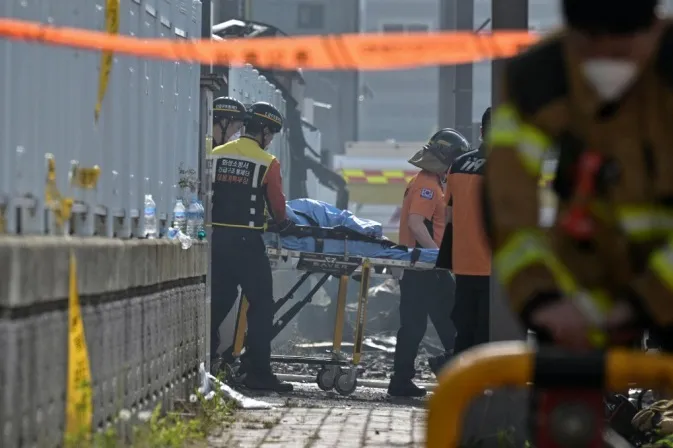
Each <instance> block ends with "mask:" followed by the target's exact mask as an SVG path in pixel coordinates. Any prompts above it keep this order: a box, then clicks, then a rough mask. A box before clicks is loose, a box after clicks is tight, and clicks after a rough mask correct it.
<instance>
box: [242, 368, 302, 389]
mask: <svg viewBox="0 0 673 448" xmlns="http://www.w3.org/2000/svg"><path fill="white" fill-rule="evenodd" d="M243 385H244V386H245V387H247V388H248V389H250V390H258V391H268V392H292V390H293V389H294V387H292V384H290V383H286V382H284V381H281V380H279V379H278V377H277V376H276V375H274V374H273V373H271V372H270V371H269V372H263V373H261V372H256V371H248V372H246V374H245V379H244V380H243Z"/></svg>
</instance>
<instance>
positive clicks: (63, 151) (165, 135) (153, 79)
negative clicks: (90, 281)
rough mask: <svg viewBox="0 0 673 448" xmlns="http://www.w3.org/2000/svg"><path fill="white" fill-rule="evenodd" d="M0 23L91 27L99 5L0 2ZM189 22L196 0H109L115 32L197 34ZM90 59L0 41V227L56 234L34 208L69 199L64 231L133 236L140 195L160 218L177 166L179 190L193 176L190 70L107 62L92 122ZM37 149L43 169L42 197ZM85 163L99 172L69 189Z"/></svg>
mask: <svg viewBox="0 0 673 448" xmlns="http://www.w3.org/2000/svg"><path fill="white" fill-rule="evenodd" d="M0 16H5V17H14V18H19V19H24V20H33V21H39V22H43V23H50V24H55V25H63V26H72V27H79V28H91V29H97V30H103V29H105V17H106V2H105V1H104V0H68V1H67V2H55V1H52V0H3V1H2V2H0ZM200 22H201V2H200V1H198V0H197V1H191V0H188V1H184V0H121V1H120V8H119V33H121V34H126V35H131V36H139V37H148V38H151V37H163V38H174V39H188V38H192V37H199V36H200V33H201V28H200V27H201V23H200ZM101 59H102V55H101V54H100V53H96V52H86V51H80V50H73V49H67V48H54V47H49V46H42V45H35V44H29V43H19V42H10V41H7V40H3V41H0V60H2V61H3V62H2V64H0V86H2V91H3V94H2V103H1V104H0V129H2V132H1V133H0V208H1V209H2V210H3V217H4V219H3V221H4V230H5V232H7V233H10V234H14V233H23V234H43V233H50V234H53V233H56V232H57V231H58V230H57V228H56V226H55V222H54V219H52V216H51V214H50V213H48V212H47V211H46V208H47V207H48V205H49V204H48V202H49V201H48V200H49V199H50V196H51V198H52V199H54V198H55V197H56V198H58V193H60V194H61V195H63V196H64V197H71V198H72V199H73V200H74V205H73V208H72V212H73V215H74V216H75V217H76V218H75V219H73V221H72V222H73V223H74V228H72V229H68V228H66V229H65V231H66V232H67V231H68V230H72V232H73V233H75V234H79V235H94V234H100V235H105V236H118V237H131V236H144V234H145V231H144V228H143V223H142V220H141V219H137V218H139V217H140V215H141V211H142V210H143V201H144V195H145V194H151V195H152V196H153V198H154V200H155V202H156V204H157V215H158V217H159V218H160V219H162V220H166V219H167V218H169V217H170V213H171V210H172V208H173V206H174V201H175V199H176V198H177V197H179V196H181V195H182V194H183V192H182V191H181V187H180V185H181V175H180V169H179V167H182V168H183V169H184V172H185V173H187V175H186V176H185V175H184V174H183V176H182V183H183V184H184V183H185V181H188V180H190V179H186V178H185V177H189V172H190V170H195V172H198V155H199V152H198V148H199V137H200V136H199V126H198V120H199V105H198V102H199V76H200V69H199V66H198V65H195V64H186V63H177V62H164V61H155V60H146V59H140V58H134V57H127V56H118V55H114V56H113V63H112V67H111V73H110V76H109V83H108V87H107V92H106V96H105V99H104V101H103V102H102V110H101V114H100V119H99V120H98V121H96V120H95V119H94V108H95V106H96V103H97V97H98V90H99V78H100V74H101V65H102V62H101ZM103 71H104V70H103ZM48 154H51V155H53V161H54V162H55V177H56V181H55V187H56V189H52V191H51V192H50V191H49V189H48V188H45V187H46V185H45V180H46V179H47V177H48V174H49V173H48V171H49V170H48V163H47V160H46V157H47V155H48ZM93 167H99V168H100V171H99V173H100V174H99V177H98V181H97V183H96V184H95V186H94V185H93V184H84V185H83V184H82V183H78V182H77V180H78V178H79V177H80V175H81V173H85V172H87V171H86V170H85V169H84V168H93ZM89 173H90V171H89ZM56 190H57V191H58V193H56V195H55V192H56ZM54 195H55V196H54ZM97 217H98V219H97ZM113 217H114V218H116V219H112V218H113ZM66 224H67V223H66Z"/></svg>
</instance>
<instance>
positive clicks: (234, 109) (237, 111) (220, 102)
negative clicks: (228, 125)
mask: <svg viewBox="0 0 673 448" xmlns="http://www.w3.org/2000/svg"><path fill="white" fill-rule="evenodd" d="M244 117H245V106H244V105H243V103H241V102H240V101H238V100H235V99H233V98H230V97H224V96H221V97H219V98H215V99H214V100H213V118H215V120H216V121H219V120H224V119H229V120H237V121H243V118H244Z"/></svg>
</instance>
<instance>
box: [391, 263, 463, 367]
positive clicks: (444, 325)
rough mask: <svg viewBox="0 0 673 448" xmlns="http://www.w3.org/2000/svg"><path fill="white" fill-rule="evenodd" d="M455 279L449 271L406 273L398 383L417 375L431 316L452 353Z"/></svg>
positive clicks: (397, 348) (402, 284) (397, 353)
mask: <svg viewBox="0 0 673 448" xmlns="http://www.w3.org/2000/svg"><path fill="white" fill-rule="evenodd" d="M453 291H454V282H453V278H452V277H451V275H450V274H449V272H448V271H442V270H437V271H435V270H431V271H413V270H408V271H404V275H403V276H402V279H401V280H400V329H399V331H398V332H397V345H396V346H395V363H394V367H393V369H394V375H395V379H396V380H410V379H412V378H413V377H414V375H415V374H416V367H415V361H416V355H417V354H418V347H419V345H420V344H421V341H422V340H423V336H425V330H426V329H427V326H428V317H430V321H431V322H432V325H434V327H435V330H437V334H438V335H439V338H440V340H441V342H442V345H443V346H444V350H445V351H447V352H448V351H451V350H452V349H453V344H454V340H455V336H456V329H455V327H454V326H453V323H452V322H451V308H452V307H453Z"/></svg>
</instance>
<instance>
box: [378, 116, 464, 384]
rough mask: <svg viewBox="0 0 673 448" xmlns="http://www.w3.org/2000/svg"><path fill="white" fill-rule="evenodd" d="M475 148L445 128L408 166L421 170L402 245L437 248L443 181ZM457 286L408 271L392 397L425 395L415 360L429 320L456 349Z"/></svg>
mask: <svg viewBox="0 0 673 448" xmlns="http://www.w3.org/2000/svg"><path fill="white" fill-rule="evenodd" d="M469 149H470V145H469V143H468V142H467V140H466V139H465V137H463V136H462V135H460V134H459V133H458V132H456V131H454V130H453V129H442V130H440V131H438V132H437V133H436V134H435V135H433V136H432V138H430V141H429V142H428V144H427V145H425V147H423V149H421V150H420V151H418V152H417V153H416V154H415V155H414V156H413V157H412V158H411V159H409V163H411V164H412V165H414V166H416V167H418V168H420V169H421V171H420V172H419V173H418V174H417V175H416V176H414V177H413V179H411V181H410V182H409V185H408V186H407V189H406V191H405V192H404V201H403V203H402V212H401V216H400V244H402V245H404V246H407V247H410V248H424V249H437V248H439V245H440V244H441V241H442V236H443V235H444V228H445V225H446V202H445V201H444V184H443V183H444V179H445V177H446V172H447V171H448V170H449V167H450V166H451V163H452V162H453V160H454V159H455V158H456V157H457V156H459V155H461V154H463V153H465V152H467V151H468V150H469ZM453 289H454V282H453V279H452V278H451V275H450V274H449V272H448V271H443V270H430V271H428V270H426V271H415V270H412V269H409V270H406V271H404V275H403V276H402V279H401V280H400V329H399V331H398V332H397V345H396V347H395V362H394V367H393V370H394V372H393V376H392V378H391V380H390V385H389V386H388V394H390V395H391V396H396V397H422V396H424V395H425V394H426V391H425V389H422V388H420V387H418V386H416V385H415V384H414V383H413V382H412V379H413V378H414V376H415V374H416V367H415V365H414V364H415V360H416V355H417V354H418V347H419V345H420V343H421V340H422V339H423V336H424V335H425V330H426V328H427V322H428V316H429V317H430V320H431V321H432V324H433V325H434V327H435V330H437V334H438V335H439V338H440V340H441V342H442V345H443V346H444V350H445V351H446V352H451V351H452V350H453V343H454V338H455V333H456V330H455V328H454V326H453V323H452V322H451V318H450V316H451V308H452V307H453Z"/></svg>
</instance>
